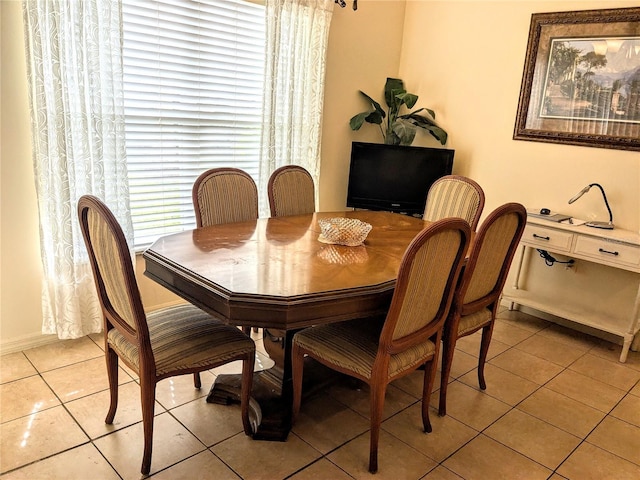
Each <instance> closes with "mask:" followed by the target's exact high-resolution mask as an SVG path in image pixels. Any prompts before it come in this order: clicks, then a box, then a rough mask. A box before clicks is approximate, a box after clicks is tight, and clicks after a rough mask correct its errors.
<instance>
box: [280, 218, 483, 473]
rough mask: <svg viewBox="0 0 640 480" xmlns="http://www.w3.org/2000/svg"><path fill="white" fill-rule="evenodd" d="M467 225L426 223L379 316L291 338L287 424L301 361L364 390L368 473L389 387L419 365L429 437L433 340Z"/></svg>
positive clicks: (436, 345) (297, 398) (297, 397)
mask: <svg viewBox="0 0 640 480" xmlns="http://www.w3.org/2000/svg"><path fill="white" fill-rule="evenodd" d="M470 231H471V230H470V228H469V224H468V223H467V222H466V221H464V220H462V219H459V218H447V219H443V220H439V221H436V222H434V223H432V224H429V225H428V226H427V227H426V228H425V229H424V230H422V231H421V232H420V233H419V234H418V235H417V236H416V237H415V238H414V239H413V241H412V242H411V243H410V244H409V246H408V247H407V250H406V251H405V253H404V256H403V259H402V262H401V264H400V269H399V272H398V279H397V281H396V287H395V290H394V293H393V298H392V300H391V305H390V307H389V311H388V313H387V315H386V317H381V318H365V319H359V320H350V321H345V322H338V323H331V324H328V325H317V326H313V327H309V328H307V329H304V330H301V331H300V332H298V333H296V334H295V335H294V337H293V346H292V368H293V418H292V420H293V421H295V418H296V417H297V415H298V414H299V412H300V403H301V398H302V373H303V365H304V358H305V356H309V357H312V358H314V359H316V360H317V361H318V362H320V363H322V364H324V365H326V366H328V367H330V368H331V369H334V370H337V371H338V372H342V373H344V374H346V375H349V376H351V377H355V378H358V379H360V380H362V381H364V382H365V383H367V384H368V385H369V387H370V417H371V419H370V420H371V431H370V447H369V471H370V472H371V473H375V472H376V471H377V470H378V440H379V436H380V423H381V421H382V410H383V406H384V398H385V392H386V389H387V385H388V384H389V382H391V381H393V380H395V379H397V378H400V377H402V376H404V375H407V374H409V373H411V372H413V371H414V370H417V369H418V368H420V367H421V366H424V383H423V393H422V425H423V428H424V431H425V432H431V422H430V421H429V398H430V396H431V390H432V388H433V380H434V378H435V375H436V367H437V364H438V355H439V351H440V341H441V337H442V328H443V326H444V321H445V318H446V317H447V313H448V311H449V307H450V305H451V298H452V296H453V291H454V287H455V285H456V281H457V279H458V275H459V273H460V269H461V266H462V262H463V261H464V257H465V254H466V251H467V246H468V243H469V238H470V235H471V233H470Z"/></svg>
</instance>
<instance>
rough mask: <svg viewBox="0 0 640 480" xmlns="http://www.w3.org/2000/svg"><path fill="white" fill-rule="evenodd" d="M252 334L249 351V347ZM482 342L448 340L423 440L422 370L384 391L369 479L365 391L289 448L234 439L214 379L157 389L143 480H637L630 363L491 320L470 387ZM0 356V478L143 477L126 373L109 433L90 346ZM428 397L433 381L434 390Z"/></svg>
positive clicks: (309, 403)
mask: <svg viewBox="0 0 640 480" xmlns="http://www.w3.org/2000/svg"><path fill="white" fill-rule="evenodd" d="M260 342H261V341H260V340H258V342H257V343H258V346H259V347H260ZM478 345H479V338H478V337H477V336H472V337H468V338H466V339H463V340H462V341H460V342H459V343H458V351H457V353H456V356H455V360H454V365H453V369H454V372H453V373H454V378H452V380H451V381H452V384H451V386H450V387H449V404H448V413H449V415H448V416H446V417H438V415H437V413H436V410H435V409H434V408H433V407H434V406H435V405H436V403H437V392H436V394H434V395H433V397H432V401H431V405H432V409H431V420H432V424H433V432H432V433H430V434H425V433H423V432H422V431H421V421H420V402H419V400H418V399H419V395H420V388H421V387H420V385H421V378H422V374H421V372H419V373H415V374H412V375H410V376H408V377H405V378H404V379H401V380H400V381H397V382H395V383H394V384H392V386H391V387H390V388H389V391H388V393H387V398H386V404H385V420H384V423H383V424H382V428H383V431H382V433H381V439H380V440H381V441H380V470H379V472H378V473H377V474H376V475H375V477H372V476H371V475H369V474H368V473H367V470H366V469H367V461H368V442H369V435H368V396H367V391H366V388H363V389H361V390H357V389H354V388H350V387H348V386H346V385H336V386H334V387H332V388H330V389H329V390H327V391H324V392H322V393H320V394H318V395H316V396H314V397H311V398H309V399H308V400H306V401H305V402H304V403H303V405H302V412H301V417H300V418H299V421H298V422H297V423H296V425H295V426H294V428H293V431H292V432H291V434H290V435H289V437H288V439H287V441H286V442H263V441H253V440H251V439H250V438H248V437H246V436H245V435H244V434H243V433H242V427H241V423H240V415H239V407H238V406H237V405H233V406H229V407H225V406H220V405H210V404H207V403H206V402H205V401H204V398H203V397H204V395H205V394H206V391H207V388H204V386H205V385H210V383H211V382H212V381H213V379H214V375H215V374H216V371H212V372H207V373H206V375H204V376H203V389H202V390H201V391H197V390H194V388H193V384H192V377H191V376H185V377H178V378H175V379H168V380H165V381H163V382H161V383H160V384H159V386H158V392H157V408H156V414H157V416H156V420H155V437H154V450H153V459H152V465H151V476H152V477H153V478H154V479H157V480H161V479H196V478H199V479H204V478H210V479H236V480H237V479H239V478H241V479H285V478H287V479H292V480H301V479H331V480H341V479H350V478H358V479H359V478H368V477H372V478H378V479H380V480H382V479H393V480H398V479H428V480H434V479H438V480H443V479H460V478H463V479H468V480H471V479H482V480H487V479H532V480H533V479H554V480H560V479H571V480H589V479H597V480H603V479H615V480H622V479H634V480H638V479H640V353H635V352H632V353H631V354H630V356H629V359H628V361H627V363H625V364H621V363H619V362H618V361H617V358H618V355H619V353H620V347H619V346H616V345H612V344H610V343H607V342H605V341H603V340H600V339H596V338H594V337H590V336H587V335H584V334H581V333H578V332H576V331H573V330H569V329H566V328H564V327H560V326H558V325H555V324H552V323H549V322H546V321H543V320H540V319H538V318H535V317H532V316H529V315H525V314H522V313H518V312H508V311H506V310H505V311H502V312H501V314H500V315H499V320H498V322H497V324H496V328H495V332H494V336H493V341H492V344H491V349H490V357H491V358H490V361H489V363H488V365H487V367H486V378H487V390H486V391H485V392H481V391H479V390H478V387H477V380H476V373H475V370H474V368H475V362H476V359H475V355H476V351H477V348H478ZM0 358H1V361H2V363H1V369H0V372H1V385H0V399H1V408H0V415H1V425H0V435H1V448H0V455H1V456H0V474H1V476H2V477H3V479H6V480H10V479H18V478H20V479H40V478H46V479H58V478H64V479H75V478H78V479H88V478H90V479H134V478H140V477H141V475H140V473H139V469H140V461H141V455H142V425H141V421H140V420H141V414H140V406H139V389H138V386H137V384H136V381H135V378H134V376H132V375H130V374H129V372H127V371H126V369H123V370H122V371H121V375H120V383H121V387H120V404H119V408H118V412H117V414H116V418H115V422H114V424H113V425H111V426H109V425H105V424H104V416H105V414H106V412H107V406H108V395H107V379H106V372H105V367H104V358H103V353H102V349H101V337H100V336H92V337H86V338H83V339H79V340H74V341H65V342H60V343H57V344H53V345H48V346H44V347H39V348H34V349H31V350H26V351H23V352H19V353H13V354H8V355H5V356H2V357H0ZM436 387H438V385H436Z"/></svg>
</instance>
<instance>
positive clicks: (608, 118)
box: [513, 7, 640, 150]
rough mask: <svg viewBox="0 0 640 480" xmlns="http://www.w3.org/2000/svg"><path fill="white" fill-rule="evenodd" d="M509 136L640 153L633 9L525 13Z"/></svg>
mask: <svg viewBox="0 0 640 480" xmlns="http://www.w3.org/2000/svg"><path fill="white" fill-rule="evenodd" d="M513 138H514V140H529V141H537V142H550V143H564V144H570V145H582V146H588V147H599V148H615V149H621V150H640V7H637V8H636V7H633V8H617V9H605V10H583V11H575V12H555V13H534V14H532V15H531V25H530V28H529V40H528V44H527V54H526V58H525V64H524V72H523V76H522V86H521V89H520V99H519V102H518V111H517V114H516V122H515V128H514V133H513Z"/></svg>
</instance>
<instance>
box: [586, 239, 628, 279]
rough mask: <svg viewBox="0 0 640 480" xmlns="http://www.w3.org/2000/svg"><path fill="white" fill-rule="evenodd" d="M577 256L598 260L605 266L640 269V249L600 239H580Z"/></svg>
mask: <svg viewBox="0 0 640 480" xmlns="http://www.w3.org/2000/svg"><path fill="white" fill-rule="evenodd" d="M575 252H576V255H581V256H585V257H590V258H594V259H596V260H597V261H598V262H599V263H602V264H604V265H613V266H618V267H622V268H624V267H630V269H632V270H635V271H638V270H639V269H640V247H638V246H634V245H627V244H624V243H616V242H607V241H606V240H602V239H600V238H592V237H583V236H580V237H578V240H577V242H576V248H575Z"/></svg>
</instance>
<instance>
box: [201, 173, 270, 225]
mask: <svg viewBox="0 0 640 480" xmlns="http://www.w3.org/2000/svg"><path fill="white" fill-rule="evenodd" d="M191 196H192V200H193V208H194V210H195V213H196V225H197V226H198V227H208V226H210V225H218V224H221V223H235V222H246V221H248V220H255V219H257V218H258V188H257V187H256V182H255V181H254V180H253V178H252V177H251V175H249V174H248V173H246V172H245V171H243V170H240V169H239V168H231V167H221V168H212V169H210V170H207V171H205V172H203V173H202V174H200V176H198V178H197V179H196V181H195V182H194V184H193V189H192V195H191Z"/></svg>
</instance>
